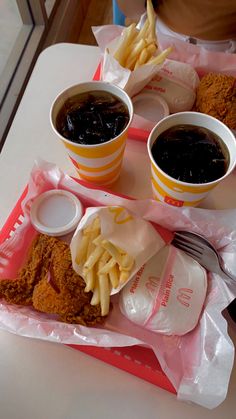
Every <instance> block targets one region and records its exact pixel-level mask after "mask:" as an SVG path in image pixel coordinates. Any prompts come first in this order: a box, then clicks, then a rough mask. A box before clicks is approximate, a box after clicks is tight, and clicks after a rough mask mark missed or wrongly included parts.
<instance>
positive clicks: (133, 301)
mask: <svg viewBox="0 0 236 419" xmlns="http://www.w3.org/2000/svg"><path fill="white" fill-rule="evenodd" d="M206 291H207V274H206V271H205V269H204V268H203V267H202V266H201V265H199V263H198V262H196V261H195V260H193V259H192V258H191V257H189V256H188V255H186V254H185V253H184V252H182V251H181V250H177V249H176V248H174V247H173V246H171V245H169V246H165V247H164V248H162V249H161V250H160V251H159V252H158V253H157V254H155V255H154V256H153V257H152V258H151V259H150V260H149V261H148V262H147V263H146V264H145V265H143V266H142V267H141V269H139V271H138V272H137V273H136V275H135V276H134V277H133V279H132V280H131V281H130V282H129V283H128V284H127V285H126V286H125V288H123V290H122V291H121V295H120V309H121V311H122V313H123V314H124V315H125V316H126V317H127V318H128V319H129V320H131V321H132V322H134V323H136V324H138V325H140V326H143V327H145V328H147V329H149V330H152V331H154V332H158V333H162V334H166V335H184V334H186V333H188V332H189V331H191V330H192V329H194V328H195V326H196V325H197V323H198V320H199V317H200V315H201V312H202V309H203V305H204V301H205V297H206Z"/></svg>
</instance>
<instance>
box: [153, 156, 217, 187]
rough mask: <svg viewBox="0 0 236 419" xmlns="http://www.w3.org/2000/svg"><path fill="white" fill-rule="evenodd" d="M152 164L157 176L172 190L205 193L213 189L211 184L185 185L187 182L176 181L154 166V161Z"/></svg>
mask: <svg viewBox="0 0 236 419" xmlns="http://www.w3.org/2000/svg"><path fill="white" fill-rule="evenodd" d="M151 165H152V170H153V171H154V173H155V174H156V176H157V177H158V178H159V179H160V181H161V182H163V183H164V184H165V185H166V186H167V187H168V188H169V189H171V190H172V191H175V192H189V193H193V194H195V193H199V194H200V193H204V192H208V191H210V190H211V189H212V187H211V186H209V185H208V186H198V185H185V184H180V183H178V182H175V181H174V180H172V179H169V178H167V177H166V176H165V175H163V173H162V172H161V171H160V170H158V168H157V167H155V166H154V164H153V163H151Z"/></svg>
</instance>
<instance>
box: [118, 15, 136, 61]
mask: <svg viewBox="0 0 236 419" xmlns="http://www.w3.org/2000/svg"><path fill="white" fill-rule="evenodd" d="M122 36H123V39H122V42H121V44H120V46H119V48H118V49H117V50H116V52H115V54H114V58H115V59H116V60H117V61H118V62H119V63H120V65H124V63H125V60H126V58H127V52H128V51H127V48H128V46H129V45H130V43H131V42H132V40H133V39H134V38H135V37H136V36H137V30H136V28H135V23H132V24H131V25H130V26H128V27H127V28H125V29H124V31H123V34H122Z"/></svg>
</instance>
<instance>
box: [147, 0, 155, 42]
mask: <svg viewBox="0 0 236 419" xmlns="http://www.w3.org/2000/svg"><path fill="white" fill-rule="evenodd" d="M147 19H148V21H149V37H148V39H149V40H153V41H155V40H156V17H155V11H154V9H153V5H152V1H151V0H147Z"/></svg>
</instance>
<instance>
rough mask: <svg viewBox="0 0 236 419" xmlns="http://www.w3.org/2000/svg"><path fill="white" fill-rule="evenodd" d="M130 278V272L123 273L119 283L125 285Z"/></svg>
mask: <svg viewBox="0 0 236 419" xmlns="http://www.w3.org/2000/svg"><path fill="white" fill-rule="evenodd" d="M128 278H129V272H128V271H121V272H120V278H119V282H120V284H121V285H123V284H124V283H125V282H126V281H127V279H128Z"/></svg>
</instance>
